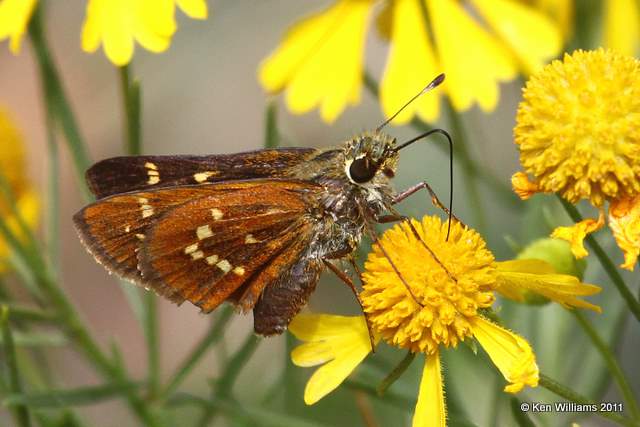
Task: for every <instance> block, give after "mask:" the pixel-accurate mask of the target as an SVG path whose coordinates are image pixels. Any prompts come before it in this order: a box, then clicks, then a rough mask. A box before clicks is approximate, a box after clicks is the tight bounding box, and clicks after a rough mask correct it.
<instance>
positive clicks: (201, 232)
mask: <svg viewBox="0 0 640 427" xmlns="http://www.w3.org/2000/svg"><path fill="white" fill-rule="evenodd" d="M196 235H197V236H198V240H203V239H206V238H207V237H211V236H213V232H212V231H211V227H209V226H208V225H202V226H200V227H198V229H197V230H196Z"/></svg>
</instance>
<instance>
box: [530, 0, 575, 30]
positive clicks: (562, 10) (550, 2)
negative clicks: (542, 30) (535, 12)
mask: <svg viewBox="0 0 640 427" xmlns="http://www.w3.org/2000/svg"><path fill="white" fill-rule="evenodd" d="M536 6H537V7H538V9H540V10H542V11H543V12H545V13H546V14H547V15H549V16H551V18H552V19H553V20H554V21H555V22H556V23H557V24H558V27H559V28H560V30H561V31H562V35H563V37H564V39H565V40H568V39H569V37H570V36H571V34H572V33H573V0H536Z"/></svg>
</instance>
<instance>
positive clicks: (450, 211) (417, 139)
mask: <svg viewBox="0 0 640 427" xmlns="http://www.w3.org/2000/svg"><path fill="white" fill-rule="evenodd" d="M434 133H439V134H441V135H444V137H445V138H447V142H448V143H449V212H447V213H448V215H449V224H448V226H447V240H449V233H450V232H451V218H452V217H453V139H452V138H451V135H449V132H447V131H446V130H444V129H439V128H438V129H431V130H429V131H427V132H425V133H423V134H421V135H418V136H416V137H415V138H412V139H410V140H409V141H407V142H405V143H403V144H400V145H399V146H398V147H396V148H395V150H396V151H400V150H402V149H403V148H405V147H407V146H409V145H411V144H413V143H414V142H416V141H419V140H421V139H423V138H426V137H428V136H429V135H432V134H434Z"/></svg>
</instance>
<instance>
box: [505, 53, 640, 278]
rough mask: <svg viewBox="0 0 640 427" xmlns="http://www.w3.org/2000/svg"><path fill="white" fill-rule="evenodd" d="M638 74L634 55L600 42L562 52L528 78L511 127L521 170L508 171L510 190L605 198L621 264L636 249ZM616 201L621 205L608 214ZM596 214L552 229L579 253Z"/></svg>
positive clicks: (639, 247) (639, 243) (600, 204)
mask: <svg viewBox="0 0 640 427" xmlns="http://www.w3.org/2000/svg"><path fill="white" fill-rule="evenodd" d="M639 82H640V62H638V61H637V60H636V59H634V58H631V57H627V56H623V55H620V54H617V53H614V52H613V51H605V50H603V49H599V50H596V51H591V52H584V51H576V52H574V53H573V54H572V55H565V57H564V60H563V61H554V62H553V63H552V64H550V65H548V66H546V67H545V68H544V69H543V70H541V71H540V72H539V73H537V74H536V75H534V76H532V77H531V79H530V80H529V81H528V82H527V86H526V88H525V91H524V100H523V101H522V102H521V104H520V107H519V109H518V114H517V124H516V127H515V130H514V134H515V143H516V144H517V145H518V148H519V150H520V163H521V164H522V166H523V168H524V170H525V172H526V173H523V172H518V173H516V174H515V175H514V177H513V179H512V184H513V185H514V190H515V191H516V193H517V194H518V195H520V197H522V198H528V197H530V196H531V195H532V194H533V193H535V192H547V193H558V194H559V195H560V196H562V197H563V198H565V199H566V200H568V201H569V202H571V203H577V202H578V201H579V200H581V199H586V200H588V201H589V202H590V203H591V204H592V205H593V206H595V207H597V208H599V209H600V210H601V211H602V209H604V204H605V202H609V203H610V209H609V224H610V225H612V227H611V229H612V231H613V232H614V236H615V238H616V240H617V241H618V244H619V246H620V248H621V249H622V250H623V251H624V253H625V262H624V264H623V265H622V266H623V267H624V268H627V269H630V270H632V269H633V265H634V264H635V261H636V260H637V257H638V253H639V252H640V231H639V230H638V228H639V226H638V222H639V221H640V220H639V218H640V209H638V208H636V207H635V206H636V205H638V204H639V203H640V198H638V195H640V132H639V131H638V129H639V125H640V83H639ZM527 174H528V175H529V176H532V177H533V179H529V177H528V176H527ZM614 205H615V206H623V208H621V209H618V211H617V212H618V214H615V215H612V214H613V207H614ZM621 212H623V214H622V213H621ZM602 215H603V214H602V213H601V218H600V219H599V220H598V221H595V220H593V219H588V220H585V221H583V222H581V223H579V224H576V225H575V226H573V227H561V228H559V229H557V230H556V231H555V232H554V234H553V236H554V237H558V238H562V239H565V240H567V241H569V242H570V243H571V244H572V250H573V253H574V255H576V257H584V256H586V255H587V252H586V250H585V249H584V246H583V244H582V241H583V239H584V237H585V236H586V235H587V234H588V233H591V232H593V231H595V230H597V229H598V228H600V227H601V226H602V225H603V224H604V217H603V216H602Z"/></svg>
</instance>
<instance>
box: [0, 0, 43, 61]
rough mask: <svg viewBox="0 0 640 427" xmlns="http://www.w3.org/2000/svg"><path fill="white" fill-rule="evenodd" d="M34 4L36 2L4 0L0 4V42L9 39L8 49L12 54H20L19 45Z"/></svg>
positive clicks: (33, 0)
mask: <svg viewBox="0 0 640 427" xmlns="http://www.w3.org/2000/svg"><path fill="white" fill-rule="evenodd" d="M36 3H37V1H36V0H4V1H1V2H0V41H2V40H4V39H5V38H7V37H9V38H10V43H9V49H10V50H11V52H12V53H13V54H17V53H19V52H20V43H21V41H22V37H23V36H24V33H25V32H26V30H27V25H28V24H29V20H30V19H31V15H33V11H34V9H35V7H36Z"/></svg>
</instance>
